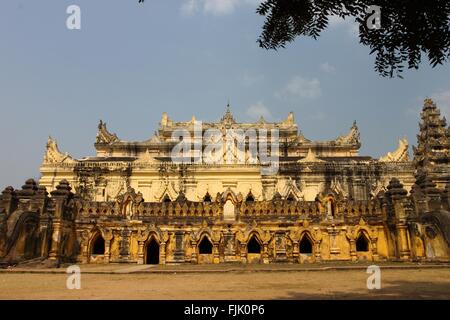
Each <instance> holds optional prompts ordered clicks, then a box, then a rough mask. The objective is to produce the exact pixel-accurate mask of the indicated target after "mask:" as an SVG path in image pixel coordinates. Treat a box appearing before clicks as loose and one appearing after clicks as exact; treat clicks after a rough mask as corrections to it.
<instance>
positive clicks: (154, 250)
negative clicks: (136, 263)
mask: <svg viewBox="0 0 450 320" xmlns="http://www.w3.org/2000/svg"><path fill="white" fill-rule="evenodd" d="M146 251H147V252H146V261H145V263H146V264H159V244H158V243H157V242H156V240H155V239H153V238H152V240H150V242H149V243H148V244H147V250H146Z"/></svg>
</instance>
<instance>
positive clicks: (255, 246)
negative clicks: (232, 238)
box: [247, 236, 261, 253]
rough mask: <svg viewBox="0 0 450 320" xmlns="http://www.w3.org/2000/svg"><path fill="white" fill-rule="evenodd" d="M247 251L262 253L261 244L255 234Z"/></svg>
mask: <svg viewBox="0 0 450 320" xmlns="http://www.w3.org/2000/svg"><path fill="white" fill-rule="evenodd" d="M247 252H248V253H261V245H260V244H259V242H258V240H256V238H255V236H253V237H252V238H251V239H250V241H249V242H248V243H247Z"/></svg>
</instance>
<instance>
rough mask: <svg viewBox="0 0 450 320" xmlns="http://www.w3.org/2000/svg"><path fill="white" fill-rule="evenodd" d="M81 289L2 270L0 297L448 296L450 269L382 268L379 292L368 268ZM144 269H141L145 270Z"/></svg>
mask: <svg viewBox="0 0 450 320" xmlns="http://www.w3.org/2000/svg"><path fill="white" fill-rule="evenodd" d="M84 270H85V273H84V274H83V268H82V274H81V289H80V290H69V289H67V287H66V281H67V278H68V275H67V274H65V273H62V272H60V273H49V274H43V273H17V272H2V273H0V299H83V300H89V299H164V300H166V299H176V300H178V299H194V300H197V299H207V300H211V299H212V300H216V299H224V300H243V299H249V300H252V299H450V268H436V269H432V268H427V269H382V271H381V286H382V288H381V289H380V290H368V289H367V286H366V282H367V278H368V277H369V276H370V275H369V274H367V273H366V270H364V269H354V270H326V271H313V270H281V271H276V270H272V271H264V270H259V271H258V272H252V271H251V270H248V269H243V270H235V271H231V272H230V271H229V272H217V270H216V271H215V272H203V273H202V272H198V273H181V272H177V270H173V271H170V270H166V271H169V272H168V273H154V272H152V273H136V271H139V269H134V271H133V269H130V268H129V267H128V269H127V268H122V269H121V271H122V272H123V274H121V273H115V274H111V273H108V272H110V271H108V270H106V271H105V270H103V272H105V273H100V272H99V273H93V272H91V271H92V269H89V268H87V269H84ZM141 271H142V270H141Z"/></svg>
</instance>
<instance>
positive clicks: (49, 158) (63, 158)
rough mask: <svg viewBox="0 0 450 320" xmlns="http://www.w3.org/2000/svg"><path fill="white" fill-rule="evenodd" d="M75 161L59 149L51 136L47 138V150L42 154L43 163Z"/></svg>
mask: <svg viewBox="0 0 450 320" xmlns="http://www.w3.org/2000/svg"><path fill="white" fill-rule="evenodd" d="M75 162H76V161H75V160H74V159H73V158H72V157H71V156H70V155H69V154H68V153H62V152H61V151H59V148H58V144H57V143H56V140H55V139H53V138H52V137H49V138H48V141H47V150H46V153H45V156H44V164H49V163H75Z"/></svg>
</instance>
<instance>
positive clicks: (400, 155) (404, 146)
mask: <svg viewBox="0 0 450 320" xmlns="http://www.w3.org/2000/svg"><path fill="white" fill-rule="evenodd" d="M408 147H409V144H408V140H407V139H406V138H403V139H400V140H399V141H398V148H397V150H395V151H394V152H388V153H387V154H386V155H384V156H382V157H380V159H378V161H380V162H404V161H409V154H408Z"/></svg>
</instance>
